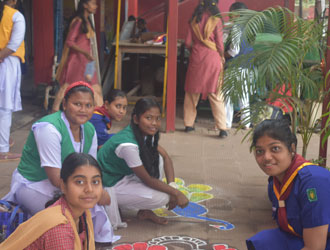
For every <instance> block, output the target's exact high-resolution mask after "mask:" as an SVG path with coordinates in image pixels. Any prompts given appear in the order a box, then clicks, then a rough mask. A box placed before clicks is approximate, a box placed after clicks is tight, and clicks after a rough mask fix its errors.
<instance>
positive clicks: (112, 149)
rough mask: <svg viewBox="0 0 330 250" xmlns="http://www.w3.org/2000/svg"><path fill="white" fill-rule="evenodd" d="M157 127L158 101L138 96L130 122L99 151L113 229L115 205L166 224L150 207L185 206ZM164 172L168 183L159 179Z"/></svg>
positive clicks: (186, 201) (159, 120)
mask: <svg viewBox="0 0 330 250" xmlns="http://www.w3.org/2000/svg"><path fill="white" fill-rule="evenodd" d="M160 126H161V112H160V106H159V104H158V103H157V101H156V100H155V99H154V98H147V97H146V98H141V99H140V100H138V101H137V102H136V104H135V107H134V110H133V113H132V118H131V124H130V125H129V126H127V127H126V128H125V129H123V130H122V131H120V132H118V133H116V134H115V135H114V136H113V137H112V138H111V139H110V140H108V141H107V142H106V143H105V144H104V145H103V147H102V148H101V149H100V150H99V152H98V161H99V163H100V166H101V168H102V174H103V183H104V186H105V187H108V188H106V189H107V190H108V192H112V193H111V199H112V203H111V205H110V206H112V207H110V209H109V210H108V209H107V207H106V210H107V211H108V215H109V217H110V221H111V223H112V225H113V226H114V228H115V227H116V226H117V225H114V222H113V220H112V219H111V216H112V215H113V214H114V213H116V211H118V207H119V208H120V209H126V210H133V211H137V217H138V218H139V219H141V220H147V219H148V220H152V221H153V222H155V223H157V224H167V222H168V221H167V219H166V218H162V217H158V216H157V215H156V214H154V213H153V211H152V209H156V208H160V207H162V206H165V205H168V208H169V209H173V208H174V207H176V206H177V205H178V206H180V207H182V208H184V207H185V206H187V205H188V202H189V200H188V199H187V197H186V196H185V195H184V194H183V193H182V192H180V191H179V190H178V189H176V188H175V182H174V177H175V176H174V169H173V163H172V160H171V158H170V157H169V155H168V154H167V152H166V151H165V149H164V148H163V147H161V146H160V145H159V144H158V141H159V129H160ZM163 171H164V172H165V177H166V182H167V183H164V182H163V181H162V176H163ZM115 201H116V202H115ZM115 203H117V204H115ZM112 209H113V210H112Z"/></svg>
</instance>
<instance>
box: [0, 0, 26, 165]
mask: <svg viewBox="0 0 330 250" xmlns="http://www.w3.org/2000/svg"><path fill="white" fill-rule="evenodd" d="M16 2H17V1H14V0H7V1H3V2H0V162H1V161H7V160H17V159H19V158H20V154H15V153H9V135H10V127H11V120H12V112H15V111H19V110H22V103H21V94H20V87H21V65H20V62H21V61H22V62H24V54H25V51H24V34H25V20H24V17H23V15H22V14H21V13H20V12H18V11H17V10H15V9H14V6H15V5H16Z"/></svg>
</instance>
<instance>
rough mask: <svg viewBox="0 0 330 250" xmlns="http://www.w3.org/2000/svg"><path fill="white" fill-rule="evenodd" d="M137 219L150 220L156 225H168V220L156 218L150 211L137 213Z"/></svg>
mask: <svg viewBox="0 0 330 250" xmlns="http://www.w3.org/2000/svg"><path fill="white" fill-rule="evenodd" d="M137 217H138V219H140V220H151V221H153V222H155V223H156V224H160V225H166V224H167V223H168V220H167V219H166V218H163V217H159V216H157V215H156V214H154V212H152V211H151V210H139V212H138V213H137Z"/></svg>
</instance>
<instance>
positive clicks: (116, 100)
mask: <svg viewBox="0 0 330 250" xmlns="http://www.w3.org/2000/svg"><path fill="white" fill-rule="evenodd" d="M126 111H127V97H126V94H125V92H124V91H121V90H119V89H114V90H111V91H110V92H109V93H108V95H107V96H106V98H105V100H104V104H103V106H101V107H96V108H95V109H94V114H93V116H92V118H91V119H90V120H89V121H90V122H91V123H92V124H93V125H94V127H95V130H96V134H97V143H98V147H99V148H100V147H102V145H103V144H104V143H105V142H106V141H107V140H108V139H109V138H110V137H111V136H113V135H114V134H110V129H111V124H112V121H113V120H115V121H117V122H119V121H121V120H122V119H123V118H124V116H125V115H126Z"/></svg>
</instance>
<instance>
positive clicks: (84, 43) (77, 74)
mask: <svg viewBox="0 0 330 250" xmlns="http://www.w3.org/2000/svg"><path fill="white" fill-rule="evenodd" d="M81 24H82V21H81V19H79V18H76V19H74V20H73V23H72V24H71V26H70V30H69V33H68V36H67V38H66V41H65V45H66V46H68V47H69V48H70V47H71V46H72V45H76V46H78V47H80V48H81V49H83V50H85V51H90V53H91V51H92V48H91V42H90V39H89V38H88V37H87V34H84V33H82V32H81ZM87 63H89V60H88V59H87V58H86V56H85V55H83V54H82V53H80V52H78V51H76V50H74V49H71V48H70V49H69V55H68V58H67V61H66V62H65V64H64V67H63V70H62V72H61V75H60V78H59V82H60V84H61V85H62V84H64V83H68V84H71V83H74V82H77V81H86V79H85V76H84V74H85V70H86V65H87ZM97 83H98V80H97V75H96V72H94V75H93V79H92V81H91V83H90V84H91V85H93V84H97Z"/></svg>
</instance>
